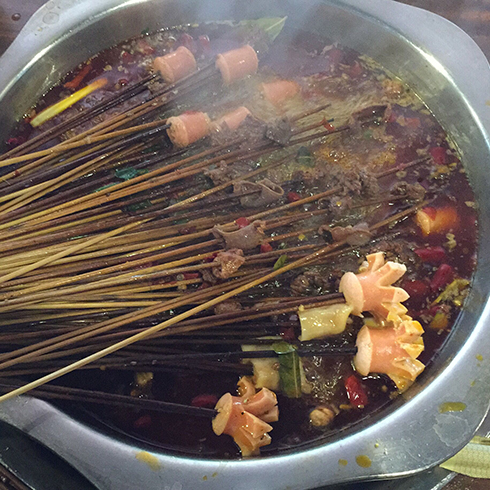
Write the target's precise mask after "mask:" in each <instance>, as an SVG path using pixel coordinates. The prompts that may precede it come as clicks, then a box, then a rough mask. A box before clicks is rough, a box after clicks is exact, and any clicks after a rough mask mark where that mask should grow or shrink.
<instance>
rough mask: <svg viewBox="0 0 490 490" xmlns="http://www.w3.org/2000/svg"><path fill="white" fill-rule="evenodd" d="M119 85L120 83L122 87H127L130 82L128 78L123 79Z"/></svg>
mask: <svg viewBox="0 0 490 490" xmlns="http://www.w3.org/2000/svg"><path fill="white" fill-rule="evenodd" d="M117 83H119V85H121V87H125V86H126V85H127V84H128V83H129V81H128V80H127V79H126V78H121V79H120V80H119V82H117Z"/></svg>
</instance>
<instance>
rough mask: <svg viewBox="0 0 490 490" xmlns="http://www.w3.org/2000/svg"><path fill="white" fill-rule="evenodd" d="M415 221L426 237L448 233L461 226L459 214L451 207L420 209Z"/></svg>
mask: <svg viewBox="0 0 490 490" xmlns="http://www.w3.org/2000/svg"><path fill="white" fill-rule="evenodd" d="M415 220H416V222H417V224H418V225H419V226H420V229H421V230H422V233H423V234H424V235H425V236H427V235H431V234H434V233H446V232H448V231H451V230H454V229H456V228H457V227H458V226H459V215H458V212H457V211H456V209H455V208H453V207H451V206H446V207H443V208H431V207H429V208H424V209H420V210H419V211H417V214H416V216H415Z"/></svg>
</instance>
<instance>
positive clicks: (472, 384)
mask: <svg viewBox="0 0 490 490" xmlns="http://www.w3.org/2000/svg"><path fill="white" fill-rule="evenodd" d="M475 385H476V380H473V381H472V382H471V383H470V386H471V387H472V388H473V386H475Z"/></svg>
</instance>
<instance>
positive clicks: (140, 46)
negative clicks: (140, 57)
mask: <svg viewBox="0 0 490 490" xmlns="http://www.w3.org/2000/svg"><path fill="white" fill-rule="evenodd" d="M136 51H138V52H139V53H141V54H144V55H145V56H147V55H150V54H153V53H154V52H155V48H153V47H152V46H150V44H148V42H147V41H145V40H144V39H138V42H137V43H136Z"/></svg>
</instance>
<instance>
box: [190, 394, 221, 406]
mask: <svg viewBox="0 0 490 490" xmlns="http://www.w3.org/2000/svg"><path fill="white" fill-rule="evenodd" d="M217 403H218V397H217V396H216V395H208V394H205V393H203V394H202V395H197V396H195V397H194V398H193V399H192V401H191V405H192V406H193V407H201V408H214V407H215V405H216V404H217Z"/></svg>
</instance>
